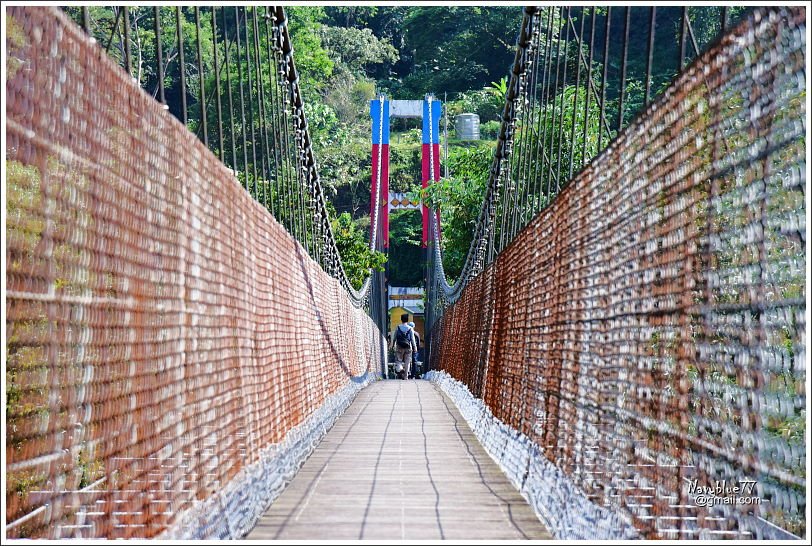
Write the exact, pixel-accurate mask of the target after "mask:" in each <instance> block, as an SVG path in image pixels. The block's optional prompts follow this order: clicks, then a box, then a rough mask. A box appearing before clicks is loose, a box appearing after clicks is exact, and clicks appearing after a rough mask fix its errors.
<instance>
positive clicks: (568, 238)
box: [432, 8, 807, 538]
mask: <svg viewBox="0 0 812 546" xmlns="http://www.w3.org/2000/svg"><path fill="white" fill-rule="evenodd" d="M805 33H806V23H805V12H804V9H802V8H797V9H796V8H793V9H775V10H765V11H759V12H756V13H755V14H754V15H753V16H751V17H749V18H748V19H747V20H746V21H745V22H744V23H742V24H741V25H740V26H739V27H738V28H737V29H736V30H735V31H734V32H733V33H732V34H730V35H727V36H725V37H724V38H723V39H722V40H721V41H720V42H718V43H717V44H716V45H715V46H714V47H712V48H711V50H710V51H708V52H707V53H705V54H703V55H702V56H701V57H700V58H699V59H698V60H697V62H696V63H694V64H693V65H691V66H690V67H689V68H688V69H686V70H685V71H684V72H683V73H682V74H681V75H680V76H679V77H678V78H677V80H676V81H675V82H674V83H673V84H672V85H671V86H670V87H669V89H668V90H667V91H666V92H665V94H664V96H663V97H661V98H660V100H658V101H656V102H654V103H653V104H652V105H651V106H649V107H648V108H647V109H646V110H645V112H644V114H643V115H642V116H640V117H638V118H637V119H636V120H635V121H634V122H632V124H631V125H630V126H629V127H628V128H626V129H625V131H623V132H622V133H621V134H620V136H619V137H618V138H617V139H616V140H615V141H614V142H613V143H612V144H611V145H610V146H609V148H607V149H606V150H605V151H604V152H603V153H602V154H600V155H599V156H598V157H597V158H596V159H595V160H593V161H592V162H591V163H590V164H589V165H588V166H587V167H586V168H585V169H584V170H583V171H582V172H581V173H580V174H579V175H578V176H576V177H575V178H574V179H573V180H572V181H571V182H570V183H569V185H568V186H567V187H566V189H565V190H563V192H562V193H561V194H560V195H559V196H558V197H557V198H556V199H555V200H554V201H553V202H552V203H551V205H550V206H549V207H548V208H547V209H545V210H544V211H543V212H542V213H541V214H539V215H538V216H537V217H536V218H535V219H534V220H533V221H532V222H531V223H530V224H529V225H528V226H527V227H526V228H525V229H524V230H523V231H522V232H521V233H520V234H519V235H518V236H517V237H516V238H515V239H514V240H513V241H512V242H511V243H510V245H509V246H507V247H506V248H505V249H504V251H502V252H501V254H499V256H498V258H497V259H496V260H495V261H494V262H493V263H491V264H490V265H489V266H488V267H487V268H485V270H484V272H483V273H481V274H480V275H479V276H478V277H476V278H474V279H472V280H471V281H470V282H468V284H467V287H466V288H465V290H464V292H463V293H462V296H461V297H460V298H459V300H457V301H456V303H454V305H452V306H451V307H449V308H448V309H446V310H445V313H444V315H443V316H442V318H441V319H439V320H438V322H437V324H436V325H435V328H434V331H433V333H432V342H433V349H432V363H433V366H434V367H436V368H439V369H441V370H445V371H446V372H448V373H449V374H450V375H452V376H453V377H454V378H457V379H458V380H460V381H462V382H463V383H465V384H466V385H467V386H468V388H469V389H470V390H471V392H472V393H473V394H474V395H475V396H477V397H480V398H482V399H483V400H484V402H485V403H486V404H487V406H488V407H489V408H490V409H491V410H492V411H493V414H494V416H495V417H496V418H498V419H500V420H501V421H503V422H504V423H506V424H507V425H509V426H511V427H512V428H514V429H516V430H518V431H520V432H521V433H523V434H524V435H526V436H527V437H529V438H530V439H531V440H532V441H533V442H534V443H535V445H536V446H537V447H538V449H539V450H540V452H541V454H542V455H543V457H545V458H546V459H547V460H548V461H549V462H550V463H552V464H553V465H555V467H557V468H558V469H560V470H561V471H563V475H564V476H566V477H568V478H569V479H571V480H572V481H573V482H574V483H575V484H577V485H578V486H579V487H580V489H581V490H583V491H584V492H585V494H586V496H587V497H588V498H589V499H590V500H591V501H592V502H593V503H594V504H595V505H597V506H600V507H611V508H613V509H615V510H616V511H617V512H619V513H621V514H623V515H624V517H626V518H627V519H628V520H629V521H630V522H631V523H632V524H633V525H634V527H636V528H637V529H638V530H639V531H640V532H641V534H642V535H643V536H646V537H652V538H653V537H662V538H699V537H711V538H724V537H742V538H748V537H755V536H769V534H770V533H771V532H772V531H770V530H769V529H770V528H771V525H770V524H775V525H777V526H779V527H781V528H783V529H786V530H789V531H791V532H794V533H797V534H801V535H802V534H803V533H804V529H805V525H806V523H805V516H804V514H805V502H806V500H805V499H806V478H805V471H804V469H805V468H806V449H805V446H804V435H805V432H806V424H805V423H806V418H807V415H806V396H805V389H806V369H805V359H806V337H805V328H806V323H805V312H806V303H805V297H806V293H805V283H806V277H805V273H804V272H805V267H806V252H805V246H806V224H805V206H804V199H805V191H806V190H805V186H806V184H807V180H806V174H805V171H806V159H805V146H806V143H805V139H804V134H805V130H806V127H805V118H806V110H805V100H806V95H805V93H806V90H805V80H806V75H805V56H804V52H805V48H806V40H805ZM534 39H538V38H534ZM531 68H532V67H531ZM514 153H519V152H518V151H517V150H514ZM533 160H534V161H535V160H536V159H533ZM475 243H476V242H475ZM528 464H530V465H531V466H532V464H533V463H532V461H531V462H530V463H528ZM527 472H528V470H527V469H525V468H524V467H523V468H521V469H519V472H518V475H519V476H521V475H522V474H524V477H525V478H527ZM725 480H726V481H727V484H728V486H731V487H732V486H734V485H736V486H738V485H740V484H739V481H740V480H752V481H753V482H754V486H753V489H752V491H751V494H748V493H744V494H741V495H731V494H729V492H727V493H725V492H723V493H722V494H715V496H716V497H718V498H719V499H721V498H727V497H735V498H739V497H746V498H750V499H751V500H750V501H749V502H743V503H740V504H721V505H718V504H717V505H715V506H712V507H710V506H703V505H702V503H703V502H705V501H703V500H702V499H699V498H698V493H697V491H701V490H702V489H701V488H705V487H714V488H715V487H716V486H717V485H718V484H720V483H724V481H725ZM697 488H699V489H697ZM755 497H758V499H760V501H758V502H757V501H755V500H754V498H755ZM712 502H716V501H712ZM759 502H760V504H759ZM542 504H543V505H544V506H543V507H542V509H543V511H546V513H548V514H553V516H551V517H552V519H553V520H555V519H556V518H563V519H569V521H573V518H574V519H577V518H578V516H577V515H575V516H573V515H572V514H564V512H566V511H567V510H568V508H569V507H568V506H559V505H557V504H556V502H555V499H547V500H546V501H543V502H542ZM598 524H600V522H595V521H587V520H586V519H584V520H583V521H581V522H580V526H581V527H583V528H589V527H590V526H595V525H598Z"/></svg>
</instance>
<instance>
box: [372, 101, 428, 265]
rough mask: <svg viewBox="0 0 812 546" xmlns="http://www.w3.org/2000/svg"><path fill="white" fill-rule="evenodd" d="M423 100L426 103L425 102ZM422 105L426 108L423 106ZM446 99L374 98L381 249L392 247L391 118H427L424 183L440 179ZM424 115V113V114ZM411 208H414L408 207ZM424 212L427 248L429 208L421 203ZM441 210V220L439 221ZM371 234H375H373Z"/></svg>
mask: <svg viewBox="0 0 812 546" xmlns="http://www.w3.org/2000/svg"><path fill="white" fill-rule="evenodd" d="M421 102H422V104H421ZM421 106H422V108H421ZM441 113H442V102H440V101H438V100H434V97H432V96H431V95H426V98H425V99H424V100H423V101H419V100H393V101H390V100H387V99H386V97H383V96H381V97H378V98H377V99H374V100H372V101H370V104H369V115H370V116H371V117H372V187H371V189H370V197H371V199H370V211H369V212H370V221H371V222H370V230H373V229H376V225H375V222H372V220H373V219H375V218H376V215H375V213H376V210H375V202H376V199H375V196H376V195H377V196H378V199H377V203H378V207H379V208H378V210H377V218H379V219H380V226H381V239H383V241H382V243H383V244H382V245H380V247H381V248H384V249H388V248H389V204H390V195H389V118H390V117H397V118H419V117H422V118H423V159H422V163H423V169H422V177H421V181H422V185H423V187H424V188H426V187H428V185H429V184H430V183H431V182H436V181H437V180H440V114H441ZM421 114H422V116H421ZM407 208H411V207H407ZM421 208H422V212H423V237H422V240H421V243H422V246H423V248H425V247H426V246H427V242H428V233H429V210H428V208H427V207H425V206H421ZM439 218H440V216H439V211H438V213H437V220H438V221H439ZM370 235H374V234H373V233H370Z"/></svg>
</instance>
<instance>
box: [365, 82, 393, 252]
mask: <svg viewBox="0 0 812 546" xmlns="http://www.w3.org/2000/svg"><path fill="white" fill-rule="evenodd" d="M369 115H370V116H372V189H371V192H370V200H369V201H370V204H369V206H370V211H369V213H370V215H369V219H370V221H372V220H373V219H374V218H375V211H374V210H373V208H374V207H375V194H376V192H377V195H378V217H379V218H380V222H381V228H382V238H383V241H382V243H383V245H382V246H383V248H389V101H388V100H386V98H385V97H379V98H378V99H376V100H373V101H370V105H369ZM375 228H376V226H375V224H374V223H372V224H371V225H370V229H375Z"/></svg>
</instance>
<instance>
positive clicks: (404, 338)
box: [395, 326, 412, 349]
mask: <svg viewBox="0 0 812 546" xmlns="http://www.w3.org/2000/svg"><path fill="white" fill-rule="evenodd" d="M411 331H412V329H411V328H409V329H408V330H406V331H405V332H404V331H403V330H402V329H401V328H400V326H398V327H397V328H396V329H395V343H396V344H397V346H398V347H401V348H402V349H411V348H412V343H411V341H409V335H410V334H411Z"/></svg>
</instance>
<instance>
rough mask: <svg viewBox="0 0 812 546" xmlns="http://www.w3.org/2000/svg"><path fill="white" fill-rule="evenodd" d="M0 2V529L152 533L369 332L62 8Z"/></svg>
mask: <svg viewBox="0 0 812 546" xmlns="http://www.w3.org/2000/svg"><path fill="white" fill-rule="evenodd" d="M7 15H8V19H7V23H8V26H7V31H8V34H7V46H8V57H7V65H6V68H7V74H8V79H7V82H6V91H7V104H6V115H7V129H6V137H7V148H6V153H7V158H6V171H7V179H6V183H7V192H8V193H7V200H8V205H7V216H8V224H7V227H6V237H7V248H6V263H7V270H6V280H7V289H8V292H7V295H6V326H7V336H8V337H7V346H6V350H7V358H8V360H7V371H6V381H7V390H6V395H7V402H6V408H7V420H6V431H7V440H6V465H7V467H6V470H7V474H6V475H7V480H8V482H7V489H6V503H7V507H8V511H7V520H6V522H7V524H8V530H7V532H8V535H9V536H11V537H24V536H30V537H66V536H84V537H95V536H99V537H110V538H112V537H152V536H156V535H158V534H159V533H161V532H162V531H165V530H166V529H167V528H168V526H170V525H171V524H172V523H173V522H175V521H176V519H177V517H178V515H179V514H182V513H183V512H184V511H185V510H187V509H189V508H190V507H192V506H193V505H194V504H195V503H197V501H202V500H205V499H207V498H209V497H210V496H211V495H212V494H213V493H215V492H217V491H218V490H219V489H221V488H222V487H223V486H224V484H226V483H227V482H228V481H229V480H230V479H231V478H232V477H234V476H235V475H236V474H237V472H238V471H239V470H240V469H242V468H244V467H246V466H247V465H250V464H252V463H254V462H256V461H257V460H258V457H259V455H260V452H261V450H262V449H264V448H265V447H267V446H269V445H271V444H274V443H276V442H280V441H281V440H282V439H283V437H285V435H286V433H287V432H288V431H290V430H291V429H292V428H293V427H295V426H297V425H299V424H301V423H302V422H303V421H304V420H305V419H306V418H307V417H308V416H310V415H312V414H313V412H314V411H315V410H316V409H317V408H319V407H320V406H321V405H322V404H323V403H324V401H325V400H326V399H327V397H328V396H330V395H331V394H334V393H336V392H338V391H339V390H340V389H342V388H343V387H346V386H347V385H349V384H350V383H351V379H352V378H353V377H355V376H360V375H363V374H365V373H366V372H367V371H369V370H370V369H371V370H377V369H380V367H381V366H380V363H379V362H378V359H379V356H378V355H379V354H380V352H381V351H380V346H381V343H382V340H381V338H380V334H379V332H378V330H377V329H376V328H375V325H374V324H373V322H372V321H371V320H370V319H369V318H368V317H367V315H366V314H365V313H364V311H363V310H362V309H356V308H355V307H353V305H352V304H351V302H350V301H349V299H348V297H347V295H346V293H345V291H344V290H343V289H342V287H341V286H340V284H339V282H338V281H336V280H335V279H333V278H331V277H330V276H328V275H327V274H326V273H325V272H324V271H323V270H322V269H321V268H320V267H319V266H318V265H317V264H316V263H315V262H314V261H312V260H311V259H310V258H309V257H308V256H307V253H306V252H305V250H304V249H303V248H302V247H301V245H300V244H299V243H297V242H296V241H294V239H293V238H291V237H290V236H289V235H288V234H287V233H286V231H285V230H284V228H283V227H282V226H281V225H280V224H278V223H277V222H276V221H275V220H274V218H273V217H271V215H270V214H269V213H267V212H266V211H265V210H264V208H263V207H262V205H260V204H259V203H257V202H255V201H254V200H252V199H251V197H250V196H249V195H248V194H247V193H246V192H245V191H244V190H243V189H242V188H241V187H240V185H239V183H238V182H237V180H236V179H235V178H234V176H233V174H231V171H229V170H228V169H226V168H225V167H224V166H223V165H222V164H221V163H220V162H219V161H218V160H217V159H216V158H215V156H214V155H213V154H212V153H210V152H209V151H208V150H207V149H206V148H205V146H204V145H203V144H202V143H201V142H199V141H198V140H197V139H196V138H195V136H194V135H193V134H191V133H190V132H188V131H187V130H186V128H184V127H183V125H182V124H181V123H180V122H178V121H177V120H176V119H175V118H174V117H172V116H171V115H170V114H169V113H168V112H167V111H165V110H164V109H162V107H161V106H160V105H159V104H158V103H156V102H155V101H154V100H153V99H152V98H151V97H149V96H148V95H147V94H146V93H143V92H142V91H141V90H140V89H139V88H138V86H137V85H136V84H135V83H134V82H133V81H132V79H131V78H129V77H128V76H127V75H126V74H125V73H124V72H123V71H122V70H121V69H119V68H118V67H117V66H115V64H114V63H113V62H112V61H111V60H110V59H109V58H108V57H107V56H106V55H105V54H104V52H103V51H102V50H101V49H100V48H99V47H98V45H97V44H95V43H93V42H91V41H90V40H89V39H88V38H87V37H86V36H85V35H84V34H83V33H82V32H81V31H80V30H79V29H78V28H77V27H75V26H74V25H73V24H71V23H69V22H68V20H67V18H66V17H65V15H64V14H63V13H61V12H60V11H59V10H57V9H56V8H53V9H52V8H48V9H45V8H19V7H18V8H11V9H9V10H8V11H7Z"/></svg>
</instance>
